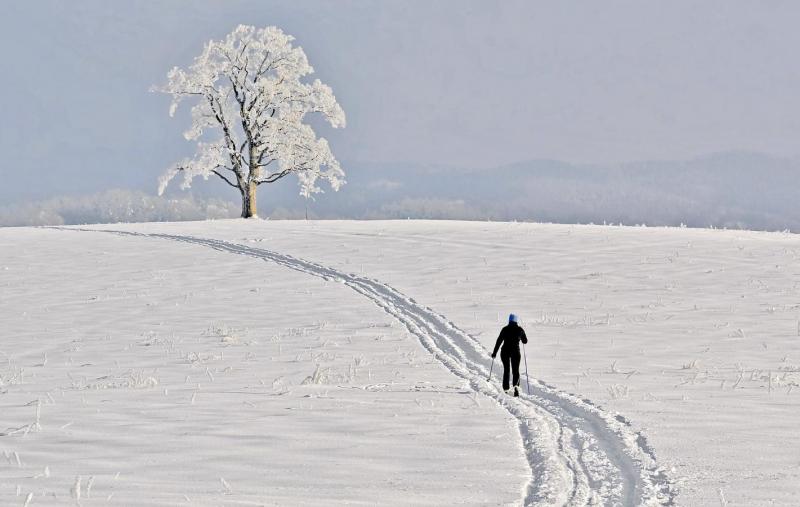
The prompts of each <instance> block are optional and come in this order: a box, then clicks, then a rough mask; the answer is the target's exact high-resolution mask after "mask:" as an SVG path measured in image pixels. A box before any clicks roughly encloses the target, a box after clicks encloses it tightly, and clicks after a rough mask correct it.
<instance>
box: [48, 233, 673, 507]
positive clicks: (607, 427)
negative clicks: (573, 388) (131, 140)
mask: <svg viewBox="0 0 800 507" xmlns="http://www.w3.org/2000/svg"><path fill="white" fill-rule="evenodd" d="M59 229H61V228H59ZM63 230H72V231H75V230H82V231H92V232H109V233H114V234H120V235H129V236H137V237H147V238H160V239H167V240H172V241H181V242H185V243H190V244H194V245H201V246H206V247H210V248H213V249H215V250H218V251H222V252H227V253H234V254H239V255H245V256H249V257H255V258H259V259H263V260H265V261H268V262H273V263H275V264H278V265H281V266H284V267H287V268H290V269H293V270H295V271H299V272H302V273H306V274H309V275H312V276H317V277H321V278H324V279H325V280H329V281H335V282H338V283H342V284H344V285H346V286H347V287H349V288H351V289H352V290H354V291H356V292H358V293H359V294H362V295H363V296H365V297H366V298H368V299H370V300H371V301H372V302H373V303H375V304H376V305H377V306H379V307H380V308H382V309H383V310H384V311H386V312H387V313H389V314H390V315H392V316H393V317H394V318H396V319H397V320H398V321H400V322H401V323H402V324H403V325H405V327H406V328H407V329H408V330H409V331H410V332H411V333H412V334H413V335H414V336H416V337H417V338H418V339H419V341H420V343H421V344H422V345H423V347H425V348H426V349H427V350H428V351H429V352H430V353H431V354H432V355H433V356H434V357H435V358H436V359H437V360H438V361H439V362H440V363H442V364H443V365H444V366H445V367H446V368H447V369H448V370H450V372H452V373H453V374H454V375H455V376H457V377H459V378H460V379H462V380H463V381H464V382H465V383H466V384H468V385H469V386H470V388H471V389H472V390H474V391H475V392H477V393H480V394H482V395H484V396H486V397H489V398H491V399H492V400H494V401H495V402H497V403H498V404H500V405H501V406H502V407H503V408H504V409H505V410H507V411H508V412H509V413H510V414H511V415H512V416H513V417H514V418H515V419H516V420H517V423H518V427H519V432H520V436H521V437H522V447H523V450H524V454H525V457H526V459H527V462H528V464H529V466H530V469H531V470H530V471H531V474H530V478H529V480H528V481H527V484H526V485H525V487H524V490H523V491H522V503H523V504H524V505H569V506H578V505H674V503H675V494H676V493H675V489H674V487H673V483H672V482H671V481H670V480H669V478H668V477H667V475H666V473H665V472H664V471H663V470H662V469H661V468H659V467H658V465H657V463H656V458H655V453H654V452H653V450H652V448H651V447H650V446H649V445H648V444H647V440H646V438H645V436H644V435H642V434H641V433H639V432H637V431H635V430H634V429H633V428H632V427H631V425H630V423H629V422H628V421H627V420H626V419H624V418H623V417H621V416H612V415H610V414H607V413H605V412H604V411H603V410H601V409H600V408H598V407H597V406H595V405H594V404H592V403H591V402H590V401H588V400H585V399H581V398H579V397H577V396H574V395H571V394H568V393H565V392H563V391H560V390H558V389H556V388H554V387H552V386H549V385H547V384H546V383H544V382H542V381H541V380H537V379H534V378H531V379H530V381H531V393H530V395H528V394H525V393H521V394H520V397H519V398H513V397H510V396H508V395H507V394H506V393H504V392H503V390H502V388H501V387H500V386H498V385H497V383H490V382H487V377H488V375H489V366H490V361H491V359H490V357H489V351H487V350H486V348H485V347H484V346H483V345H482V344H481V343H480V342H479V341H478V340H477V339H475V338H474V337H473V336H471V335H469V334H467V333H466V332H464V331H462V330H461V329H459V328H458V327H457V326H456V325H455V324H453V323H452V322H450V321H448V320H447V319H446V318H445V317H444V316H442V315H440V314H438V313H436V312H435V311H433V310H432V309H430V308H428V307H426V306H423V305H422V304H419V303H417V302H416V301H414V300H413V299H412V298H410V297H408V296H406V295H404V294H403V293H401V292H400V291H398V290H396V289H394V288H392V287H391V286H389V285H387V284H384V283H381V282H379V281H377V280H374V279H371V278H368V277H364V276H361V275H356V274H352V273H350V274H348V273H344V272H342V271H339V270H337V269H333V268H330V267H326V266H323V265H320V264H316V263H313V262H309V261H305V260H302V259H299V258H295V257H292V256H290V255H284V254H280V253H277V252H273V251H270V250H264V249H260V248H253V247H249V246H245V245H240V244H237V243H231V242H227V241H222V240H216V239H207V238H197V237H191V236H180V235H171V234H143V233H133V232H125V231H99V230H92V229H63Z"/></svg>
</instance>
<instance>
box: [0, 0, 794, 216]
mask: <svg viewBox="0 0 800 507" xmlns="http://www.w3.org/2000/svg"><path fill="white" fill-rule="evenodd" d="M239 23H246V24H254V25H259V26H264V25H271V24H274V25H277V26H279V27H281V28H283V29H284V30H285V31H286V32H288V33H290V34H292V35H294V36H295V37H296V38H297V41H298V43H299V44H300V45H301V46H302V47H303V48H304V49H305V50H306V52H307V54H308V56H309V59H310V61H311V63H312V65H314V67H315V68H316V70H317V73H316V76H315V77H319V78H320V79H322V80H323V81H324V82H326V83H328V84H330V85H331V86H332V87H333V90H334V93H335V94H336V96H337V98H338V99H339V102H340V103H341V104H342V106H343V107H344V109H345V112H346V113H347V116H348V127H347V128H346V129H344V130H341V131H333V130H331V129H323V131H322V134H323V135H324V136H325V137H328V138H329V139H330V141H331V144H332V147H333V150H334V153H335V154H336V155H337V156H338V157H339V159H340V160H342V161H343V162H344V163H345V168H346V163H347V162H348V161H358V162H404V161H409V162H416V163H420V162H422V163H424V162H430V163H433V164H447V165H453V166H465V167H491V166H495V165H500V164H506V163H511V162H515V161H520V160H526V159H534V158H553V159H560V160H566V161H571V162H588V163H599V164H607V163H614V162H620V161H631V160H641V159H682V158H691V157H694V156H697V155H701V154H705V153H709V152H716V151H725V150H753V151H761V152H765V153H768V154H772V155H788V156H796V155H797V154H798V153H800V149H798V140H800V58H798V57H797V51H798V48H800V30H798V26H800V2H796V1H769V2H766V1H764V2H758V1H732V0H724V1H703V2H697V1H674V0H673V1H669V2H665V1H658V2H657V1H644V0H635V1H603V2H570V1H559V2H552V1H541V2H537V1H517V2H514V1H502V2H499V1H498V2H487V1H463V0H458V1H428V0H426V1H416V2H415V1H407V0H406V1H402V2H400V1H398V2H390V1H385V0H381V1H370V2H367V1H358V2H357V1H324V2H320V1H313V2H312V1H309V2H304V1H289V2H270V1H224V2H223V1H213V2H212V1H192V2H188V1H169V2H162V1H158V2H156V1H131V2H121V1H120V2H116V1H114V2H111V1H106V0H102V1H66V0H65V1H60V2H59V1H37V0H29V1H26V2H4V3H3V4H2V7H0V38H2V40H0V57H2V68H3V77H2V79H0V111H2V122H0V150H2V158H0V160H1V162H0V179H2V184H1V185H2V186H0V204H2V203H3V202H11V201H14V200H18V199H20V198H24V197H28V196H31V197H42V196H50V195H55V194H60V193H74V192H90V191H95V190H99V189H104V188H108V187H112V186H118V187H126V186H127V187H135V188H146V189H148V190H154V189H155V187H156V182H155V178H156V177H157V175H158V174H160V173H161V172H162V171H163V170H164V169H165V168H166V167H167V166H168V165H169V164H170V163H172V162H173V161H175V160H176V159H178V158H180V157H182V156H185V155H188V154H190V153H191V152H192V151H193V147H192V145H191V144H190V143H188V142H186V141H185V140H184V139H183V138H182V136H181V133H182V132H183V130H184V129H185V128H186V126H187V120H186V117H185V116H184V117H181V116H179V117H176V118H174V119H171V118H169V116H168V114H167V108H168V103H169V98H168V97H167V96H163V95H160V94H153V93H149V92H148V89H149V88H150V86H151V85H153V84H160V83H163V82H164V80H165V76H166V72H167V71H168V69H169V68H170V67H172V66H173V65H180V66H186V65H187V64H189V63H191V60H192V58H193V57H194V56H195V55H197V54H198V53H199V52H200V51H201V49H202V45H203V43H204V42H205V41H206V40H208V39H210V38H221V37H223V36H225V35H226V34H227V33H228V32H229V31H230V30H231V29H232V28H233V27H234V26H235V25H237V24H239Z"/></svg>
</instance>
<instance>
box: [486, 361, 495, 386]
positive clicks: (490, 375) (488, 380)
mask: <svg viewBox="0 0 800 507" xmlns="http://www.w3.org/2000/svg"><path fill="white" fill-rule="evenodd" d="M493 369H494V356H492V366H491V367H490V368H489V378H487V379H486V381H487V382H491V380H492V370H493Z"/></svg>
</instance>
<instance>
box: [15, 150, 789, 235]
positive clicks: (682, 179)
mask: <svg viewBox="0 0 800 507" xmlns="http://www.w3.org/2000/svg"><path fill="white" fill-rule="evenodd" d="M345 169H346V170H347V177H346V179H347V182H348V183H347V185H345V186H344V187H342V189H341V190H340V191H339V192H331V191H327V192H326V193H324V194H322V195H319V196H318V197H317V199H316V200H314V201H306V200H305V199H303V198H302V197H300V196H299V195H297V186H296V185H294V184H293V183H290V182H288V181H285V182H281V183H278V184H274V185H263V186H262V187H261V188H260V190H259V210H260V214H261V216H263V217H271V218H275V219H279V218H290V219H291V218H303V217H305V216H308V217H309V218H322V219H325V218H343V219H387V218H388V219H398V218H402V219H405V218H427V219H460V220H530V221H542V222H557V223H615V224H618V223H623V224H628V225H638V224H646V225H651V226H665V225H666V226H670V225H671V226H679V225H682V224H684V225H687V226H689V227H718V228H741V229H758V230H787V229H788V230H792V231H798V232H800V198H798V195H800V163H798V161H794V160H788V159H777V158H773V157H767V156H764V155H758V154H749V153H725V154H719V155H714V156H709V157H705V158H701V159H696V160H692V161H684V162H642V163H636V164H627V165H623V166H619V167H613V168H608V167H590V166H577V165H571V164H567V163H563V162H556V161H547V160H539V161H531V162H525V163H519V164H515V165H511V166H505V167H499V168H495V169H486V170H465V169H461V168H444V167H424V166H419V165H413V164H394V165H377V164H369V165H368V164H350V165H345ZM229 190H231V189H228V188H225V187H224V186H223V185H220V184H218V183H217V182H213V181H212V182H209V183H206V184H204V185H201V186H198V187H195V190H194V191H195V194H194V196H192V195H190V194H184V193H181V192H179V191H175V192H173V193H172V194H171V195H170V196H168V197H165V198H158V197H155V196H151V195H147V194H143V193H140V192H128V191H122V190H117V191H111V192H105V193H101V194H97V195H93V196H89V197H78V198H76V197H65V198H59V199H50V200H48V201H42V202H38V203H31V204H26V205H22V206H20V205H17V206H13V207H6V208H0V225H41V224H74V223H92V222H119V221H122V222H125V221H131V222H133V221H136V222H139V221H164V220H199V219H204V218H228V217H236V216H238V213H239V205H238V204H237V201H236V199H238V195H235V193H231V194H227V193H225V192H227V191H229Z"/></svg>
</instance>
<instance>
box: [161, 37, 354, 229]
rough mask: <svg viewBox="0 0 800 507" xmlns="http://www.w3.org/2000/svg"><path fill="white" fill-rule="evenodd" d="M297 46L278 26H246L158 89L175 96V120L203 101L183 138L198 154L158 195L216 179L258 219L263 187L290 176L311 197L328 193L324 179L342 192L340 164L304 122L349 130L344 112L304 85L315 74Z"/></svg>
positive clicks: (315, 87)
mask: <svg viewBox="0 0 800 507" xmlns="http://www.w3.org/2000/svg"><path fill="white" fill-rule="evenodd" d="M292 41H294V37H292V36H290V35H287V34H285V33H283V31H282V30H281V29H279V28H277V27H274V26H269V27H266V28H259V29H256V28H255V27H253V26H245V25H239V26H238V27H237V28H236V29H235V30H234V31H233V32H231V33H230V34H229V35H228V36H227V37H226V38H225V39H224V40H221V41H214V40H212V41H210V42H208V43H207V44H206V45H205V48H204V49H203V52H202V53H201V54H200V56H198V57H197V58H195V60H194V63H192V65H191V66H190V67H189V68H188V69H186V70H184V69H181V68H178V67H175V68H173V69H172V70H171V71H170V72H169V74H168V75H167V84H166V85H165V86H163V87H160V88H156V90H157V91H162V92H165V93H169V94H171V95H172V98H173V100H172V105H171V106H170V110H169V112H170V116H172V115H174V114H175V110H176V109H177V107H178V104H179V103H180V102H181V101H182V100H183V99H186V98H194V99H196V103H195V105H194V106H193V107H192V111H191V115H192V125H191V127H190V128H189V129H188V130H187V131H186V132H185V133H184V137H186V139H187V140H192V141H197V152H196V153H195V156H194V157H193V158H187V159H184V160H182V161H180V162H178V163H177V164H175V165H173V166H172V167H171V168H170V169H169V170H168V171H167V172H166V173H165V174H164V175H162V176H161V178H160V180H159V194H161V193H163V192H164V189H165V188H166V187H167V185H168V184H169V182H170V181H171V180H172V178H174V177H175V176H176V175H177V174H178V173H183V184H182V185H181V188H188V187H189V186H191V182H192V179H193V178H194V177H196V176H202V177H203V178H205V179H208V178H209V177H210V176H212V175H214V176H217V177H219V178H220V179H222V180H223V181H224V182H225V183H227V184H228V185H230V186H232V187H234V188H236V189H238V190H239V193H240V194H241V196H242V217H244V218H248V217H253V216H256V215H257V209H256V190H257V188H258V186H259V185H261V184H262V183H274V182H276V181H278V180H280V179H281V178H283V177H284V176H287V175H289V174H296V175H297V178H298V181H299V184H300V194H301V195H303V196H305V197H306V198H309V197H311V196H312V195H313V194H315V193H317V192H321V191H322V190H321V189H320V188H319V186H318V185H317V182H318V180H320V179H322V180H327V181H328V182H329V184H330V186H331V188H333V190H338V189H339V187H340V186H341V185H342V184H343V183H344V172H343V171H342V168H341V167H340V165H339V162H338V161H337V160H336V158H335V157H334V156H333V153H331V150H330V147H329V146H328V142H327V141H326V140H325V139H324V138H322V137H317V136H316V134H315V133H314V131H313V129H312V128H311V127H310V126H309V125H307V124H306V123H304V122H303V120H304V119H305V117H306V115H308V114H309V113H319V114H320V115H322V117H323V118H324V119H325V120H326V121H327V122H328V123H329V124H330V125H331V126H332V127H334V128H338V127H344V125H345V116H344V111H343V110H342V108H341V107H340V106H339V104H338V103H337V102H336V98H335V97H334V96H333V92H332V91H331V89H330V87H329V86H327V85H325V84H323V83H321V82H320V81H319V79H317V80H314V81H313V82H304V79H303V78H305V77H306V76H308V75H309V74H311V73H313V72H314V69H313V68H312V67H311V66H310V65H309V63H308V59H307V58H306V54H305V52H303V49H302V48H300V47H299V46H298V47H295V46H293V45H292Z"/></svg>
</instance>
